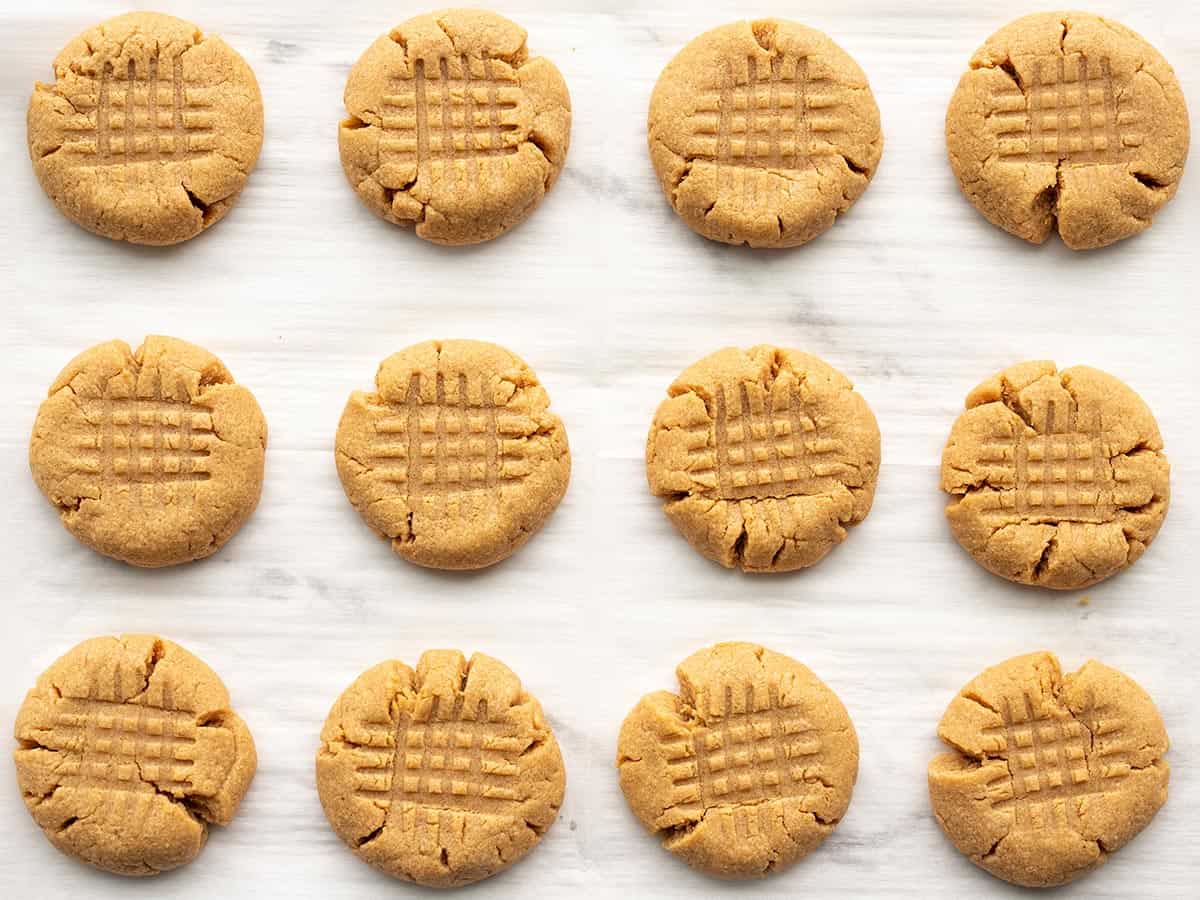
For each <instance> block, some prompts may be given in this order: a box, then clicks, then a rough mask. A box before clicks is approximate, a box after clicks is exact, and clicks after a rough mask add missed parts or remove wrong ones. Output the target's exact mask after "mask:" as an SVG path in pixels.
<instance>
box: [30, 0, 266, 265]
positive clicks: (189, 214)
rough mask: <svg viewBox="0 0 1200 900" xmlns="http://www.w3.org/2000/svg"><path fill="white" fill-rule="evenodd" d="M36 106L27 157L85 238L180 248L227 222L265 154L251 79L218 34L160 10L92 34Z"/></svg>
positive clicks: (66, 54) (57, 70)
mask: <svg viewBox="0 0 1200 900" xmlns="http://www.w3.org/2000/svg"><path fill="white" fill-rule="evenodd" d="M54 79H55V80H54V83H53V84H40V83H39V84H37V85H35V87H34V91H33V98H32V99H31V100H30V102H29V155H30V158H31V159H32V160H33V168H34V171H35V172H36V173H37V177H38V180H39V181H40V182H41V183H42V187H43V188H44V189H45V191H46V193H47V194H48V195H49V197H50V199H51V200H53V201H54V204H55V205H56V206H57V207H58V208H59V210H60V211H61V212H62V213H63V215H65V216H66V217H67V218H69V219H70V220H71V221H73V222H75V223H76V224H78V225H82V226H83V227H84V228H86V229H87V230H88V231H93V232H95V233H96V234H100V235H103V236H104V237H107V238H112V239H113V240H118V241H131V242H133V243H135V244H177V243H179V242H180V241H186V240H187V239H188V238H193V237H195V236H196V235H198V234H199V233H200V232H201V231H203V230H204V229H206V228H208V227H209V226H210V225H212V224H213V223H215V222H217V221H218V220H220V219H221V218H223V217H224V215H225V213H227V212H229V209H230V208H231V207H232V206H233V204H234V202H235V201H236V200H237V197H238V194H240V193H241V190H242V188H243V187H244V186H245V184H246V178H247V177H248V176H249V174H250V172H251V170H252V169H253V168H254V164H255V162H257V160H258V151H259V150H260V149H261V148H262V137H263V111H262V96H261V95H260V94H259V92H258V82H257V81H256V80H255V78H254V72H253V71H251V69H250V67H249V66H248V65H246V61H245V60H244V59H242V58H241V57H240V56H239V55H238V54H237V52H236V51H235V50H234V49H233V48H232V47H230V46H229V45H228V44H226V43H225V42H224V41H222V40H221V39H220V38H218V37H212V36H205V35H204V34H202V33H201V31H200V29H199V28H197V27H196V26H195V25H193V24H191V23H190V22H185V21H183V20H182V19H176V18H175V17H174V16H165V15H162V14H160V13H152V12H134V13H127V14H126V15H123V16H117V17H116V18H115V19H109V20H108V21H107V22H102V23H101V24H99V25H97V26H96V27H94V28H91V29H89V30H88V31H85V32H84V33H83V34H81V35H80V36H79V37H77V38H75V40H73V41H71V43H69V44H67V46H66V47H65V48H64V49H63V51H62V52H61V53H59V55H58V56H57V57H56V58H55V60H54Z"/></svg>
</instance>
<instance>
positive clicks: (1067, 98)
mask: <svg viewBox="0 0 1200 900" xmlns="http://www.w3.org/2000/svg"><path fill="white" fill-rule="evenodd" d="M946 148H947V150H948V151H949V154H950V164H951V166H952V167H953V168H954V174H955V176H956V177H957V178H958V183H959V185H960V186H961V187H962V190H963V193H964V194H966V195H967V199H969V200H970V201H971V203H973V204H974V205H975V208H976V209H978V210H979V211H980V212H981V213H983V215H984V216H985V217H986V218H987V219H988V221H990V222H991V223H992V224H994V225H999V226H1000V227H1001V228H1003V229H1004V230H1005V231H1007V232H1009V233H1010V234H1014V235H1016V236H1017V237H1020V238H1024V239H1025V240H1027V241H1032V242H1033V243H1036V244H1040V243H1041V242H1042V241H1044V240H1045V239H1046V238H1047V236H1048V235H1049V234H1050V233H1051V232H1053V231H1055V230H1057V231H1058V233H1059V236H1060V237H1061V238H1062V240H1063V243H1065V244H1066V245H1067V246H1068V247H1070V248H1072V249H1074V250H1087V249H1091V248H1094V247H1103V246H1105V245H1107V244H1111V243H1113V242H1114V241H1119V240H1121V239H1122V238H1127V237H1129V236H1130V235H1134V234H1137V233H1138V232H1140V231H1142V230H1144V229H1146V228H1149V227H1150V223H1151V221H1152V220H1153V217H1154V214H1155V213H1157V212H1158V211H1159V210H1160V209H1161V208H1162V207H1163V206H1164V205H1165V204H1166V202H1167V201H1168V200H1170V199H1171V197H1172V196H1174V194H1175V190H1176V188H1178V186H1179V180H1180V178H1181V177H1182V175H1183V165H1184V161H1185V159H1186V158H1187V150H1188V115H1187V107H1186V105H1185V103H1184V99H1183V93H1182V92H1181V91H1180V88H1179V82H1178V81H1176V79H1175V73H1174V71H1173V70H1172V69H1171V67H1170V65H1168V64H1167V61H1166V60H1165V59H1163V58H1162V56H1160V55H1159V53H1158V51H1156V50H1155V49H1154V48H1153V47H1151V46H1150V45H1149V44H1148V43H1146V41H1145V40H1144V39H1143V38H1142V37H1140V36H1139V35H1137V34H1135V33H1134V32H1133V31H1130V30H1129V29H1128V28H1126V27H1125V26H1124V25H1120V24H1118V23H1117V22H1113V21H1111V20H1109V19H1102V18H1100V17H1099V16H1094V15H1089V14H1087V13H1080V12H1049V13H1036V14H1034V15H1029V16H1023V17H1022V18H1019V19H1017V20H1015V21H1013V22H1010V23H1009V24H1008V25H1006V26H1004V27H1003V28H1001V29H1000V30H999V31H997V32H996V33H995V34H994V35H992V36H991V37H990V38H988V40H987V43H985V44H984V45H983V46H982V47H980V48H979V50H977V51H976V52H975V55H974V56H973V57H972V58H971V66H970V69H968V70H967V72H966V74H964V75H963V76H962V79H961V80H960V81H959V83H958V89H957V90H956V91H955V92H954V96H953V98H952V99H951V100H950V107H949V109H948V110H947V112H946Z"/></svg>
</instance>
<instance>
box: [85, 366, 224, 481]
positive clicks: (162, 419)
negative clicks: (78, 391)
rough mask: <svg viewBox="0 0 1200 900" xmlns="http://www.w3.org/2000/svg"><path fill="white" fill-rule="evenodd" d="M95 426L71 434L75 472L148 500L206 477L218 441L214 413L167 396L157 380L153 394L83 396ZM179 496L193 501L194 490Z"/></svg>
mask: <svg viewBox="0 0 1200 900" xmlns="http://www.w3.org/2000/svg"><path fill="white" fill-rule="evenodd" d="M82 402H83V404H84V408H85V418H86V420H87V421H88V422H89V423H91V426H92V427H91V428H89V429H87V430H86V431H84V432H82V433H78V434H75V435H73V443H74V447H73V450H74V459H73V465H74V469H75V471H76V472H77V473H80V474H83V475H87V476H94V477H95V478H96V479H97V480H98V483H99V484H100V485H101V486H102V487H106V488H113V487H116V488H127V489H128V490H129V491H130V492H131V495H132V496H133V499H134V500H135V501H137V502H139V503H140V502H144V501H149V500H153V499H157V498H159V497H160V494H159V492H158V491H159V489H160V488H164V487H170V486H174V485H194V484H195V483H197V482H201V481H208V480H209V479H210V478H211V477H212V473H211V472H210V471H209V469H208V465H209V457H210V454H211V449H210V448H211V445H212V443H213V441H215V440H216V434H215V431H214V429H213V418H212V412H211V411H210V410H209V409H207V408H205V407H201V406H198V405H194V404H192V403H188V402H181V401H174V400H168V399H165V398H164V397H163V396H162V391H161V386H160V385H158V384H157V383H156V384H155V387H154V390H153V392H152V393H151V394H150V396H140V397H139V396H134V397H116V396H112V395H111V394H109V393H106V394H105V395H104V396H103V397H102V398H97V399H94V400H84V401H82ZM173 497H174V499H175V500H178V501H182V502H185V503H190V502H192V501H194V499H195V497H194V496H193V492H192V491H179V492H177V493H176V494H174V495H173Z"/></svg>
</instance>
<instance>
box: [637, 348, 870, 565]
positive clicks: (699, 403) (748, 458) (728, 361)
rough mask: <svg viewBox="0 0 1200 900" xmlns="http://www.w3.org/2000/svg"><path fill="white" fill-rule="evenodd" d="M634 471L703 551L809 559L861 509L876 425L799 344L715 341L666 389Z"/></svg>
mask: <svg viewBox="0 0 1200 900" xmlns="http://www.w3.org/2000/svg"><path fill="white" fill-rule="evenodd" d="M667 393H668V394H669V398H668V399H667V400H664V401H663V403H662V404H661V405H660V406H659V408H658V412H656V413H655V414H654V422H653V423H652V424H651V426H650V436H649V438H648V439H647V441H646V477H647V478H648V479H649V482H650V490H651V491H652V492H653V493H654V495H655V496H658V497H663V498H665V502H664V503H663V509H664V511H665V512H666V514H667V516H668V517H669V518H670V520H671V521H672V522H673V523H674V524H675V527H676V528H678V529H679V530H680V532H682V533H683V536H684V537H686V538H687V539H688V542H689V543H691V545H692V546H693V547H695V548H696V550H698V551H699V552H700V553H702V554H703V555H704V556H706V557H708V558H709V559H711V560H714V561H716V562H719V563H720V564H721V565H723V566H726V567H727V568H732V567H733V566H741V567H742V568H743V569H744V570H745V571H747V572H787V571H791V570H793V569H801V568H804V567H806V566H811V565H813V564H814V563H816V562H817V561H819V560H820V559H821V558H822V557H824V556H825V554H827V553H828V552H829V551H830V550H832V549H833V548H834V547H835V546H836V545H837V544H839V543H841V542H842V541H843V540H845V539H846V529H847V527H848V526H852V525H857V524H858V523H859V522H861V521H862V520H863V519H865V518H866V516H867V513H868V512H870V510H871V501H872V500H873V499H874V496H875V481H876V478H877V476H878V474H879V427H878V426H877V425H876V424H875V416H874V415H873V414H872V412H871V408H870V407H869V406H867V402H866V401H865V400H864V399H863V398H862V396H861V395H860V394H858V393H856V392H855V390H854V387H853V385H851V384H850V382H849V381H848V380H846V377H845V376H844V375H842V374H841V373H840V372H838V371H837V370H836V369H834V368H832V367H831V366H829V365H827V364H826V363H824V362H822V361H821V360H819V359H817V358H816V357H815V356H810V355H808V354H807V353H801V352H799V351H797V350H780V349H777V348H775V347H769V346H766V345H761V346H758V347H753V348H751V349H750V350H738V349H736V348H732V347H731V348H727V349H725V350H719V351H717V352H716V353H713V354H711V355H709V356H706V357H704V359H702V360H700V361H699V362H697V363H695V364H694V365H692V366H691V367H690V368H688V369H687V370H686V371H685V372H684V373H683V374H682V375H680V376H679V377H678V378H677V379H675V382H674V383H673V384H672V385H671V386H670V388H668V390H667Z"/></svg>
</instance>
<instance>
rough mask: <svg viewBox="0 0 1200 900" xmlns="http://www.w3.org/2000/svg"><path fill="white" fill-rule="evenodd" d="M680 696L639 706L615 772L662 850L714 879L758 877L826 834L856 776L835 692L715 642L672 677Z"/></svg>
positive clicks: (804, 673)
mask: <svg viewBox="0 0 1200 900" xmlns="http://www.w3.org/2000/svg"><path fill="white" fill-rule="evenodd" d="M676 674H677V675H678V676H679V686H680V692H679V694H678V695H675V694H672V693H669V692H667V691H656V692H654V693H653V694H647V695H646V696H645V697H643V698H642V699H641V701H640V702H639V703H638V705H637V706H635V707H634V708H633V711H632V712H630V714H629V715H628V716H627V717H626V718H625V722H624V724H623V725H622V726H621V735H620V738H619V739H618V742H617V769H618V771H619V773H620V778H621V790H622V791H623V792H624V794H625V799H626V800H627V801H628V802H629V806H630V808H631V809H632V810H633V812H634V814H635V815H636V816H637V817H638V818H639V819H640V820H641V822H642V824H643V825H645V826H646V828H648V829H649V830H650V831H652V832H654V833H655V834H657V835H659V836H660V837H662V839H663V846H664V847H666V848H667V849H668V850H670V851H671V852H672V853H675V854H677V855H678V856H680V857H681V858H682V859H683V860H684V861H686V862H687V863H688V864H689V865H691V866H694V867H695V868H697V869H700V870H701V871H703V872H707V873H708V874H709V875H715V876H717V877H718V878H757V877H760V876H763V875H768V874H770V873H772V872H778V871H780V870H782V869H784V868H786V867H787V866H790V865H791V864H792V863H794V862H796V861H797V860H799V859H802V858H803V857H805V856H807V855H808V854H809V853H811V852H812V851H813V850H815V849H816V848H817V847H818V846H820V844H821V842H822V841H824V840H825V838H827V837H829V835H830V834H831V833H832V832H833V830H834V828H836V827H837V825H838V822H840V821H841V818H842V816H843V815H845V812H846V808H847V807H848V806H849V805H850V794H851V793H852V792H853V790H854V782H855V779H856V778H857V777H858V738H857V736H856V735H855V733H854V726H853V725H852V724H851V722H850V717H849V716H848V715H847V714H846V708H845V707H844V706H842V702H841V701H840V700H839V699H838V698H837V695H836V694H835V693H834V692H833V691H831V690H830V689H829V688H828V687H827V686H826V685H825V684H824V683H823V682H822V681H821V680H820V679H819V678H817V676H815V675H814V674H813V673H812V672H810V671H809V670H808V669H807V668H806V667H804V666H802V665H801V664H800V663H798V662H796V661H795V660H794V659H790V658H789V657H786V656H783V655H781V654H779V653H772V652H771V651H770V650H764V649H763V648H762V647H758V646H755V645H754V644H744V643H729V644H717V645H716V646H713V647H709V648H707V649H704V650H701V651H699V652H697V653H694V654H692V655H691V656H689V657H688V658H687V659H685V660H684V661H683V662H682V663H681V664H680V666H679V668H678V669H677V670H676Z"/></svg>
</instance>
